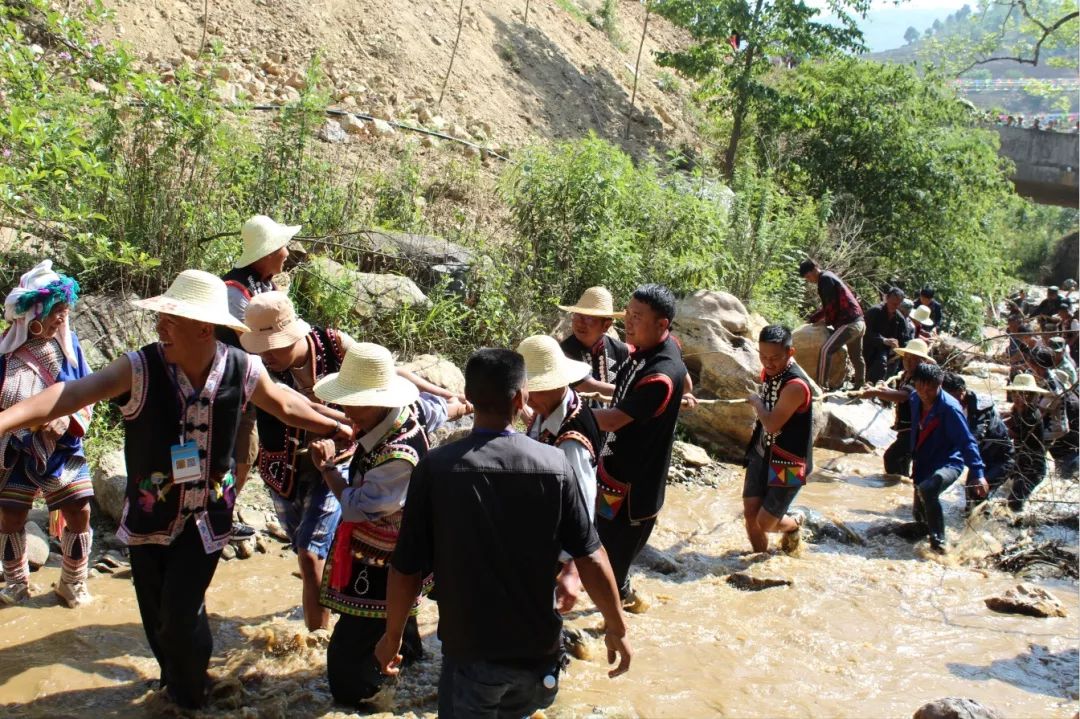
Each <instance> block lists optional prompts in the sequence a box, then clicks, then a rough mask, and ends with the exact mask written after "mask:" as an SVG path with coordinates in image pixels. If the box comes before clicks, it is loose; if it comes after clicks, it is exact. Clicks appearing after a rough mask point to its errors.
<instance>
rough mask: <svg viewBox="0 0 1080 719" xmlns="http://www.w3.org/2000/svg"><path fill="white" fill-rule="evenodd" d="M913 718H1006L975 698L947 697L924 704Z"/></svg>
mask: <svg viewBox="0 0 1080 719" xmlns="http://www.w3.org/2000/svg"><path fill="white" fill-rule="evenodd" d="M911 719H1005V718H1004V717H1003V716H1002V715H1001V714H999V713H997V712H996V711H994V710H993V709H991V708H990V707H986V706H983V705H982V704H980V703H979V702H977V701H975V700H974V699H962V698H960V697H945V698H944V699H935V700H934V701H932V702H929V703H927V704H923V705H922V706H921V707H919V708H918V709H916V710H915V713H914V714H913V715H912V717H911Z"/></svg>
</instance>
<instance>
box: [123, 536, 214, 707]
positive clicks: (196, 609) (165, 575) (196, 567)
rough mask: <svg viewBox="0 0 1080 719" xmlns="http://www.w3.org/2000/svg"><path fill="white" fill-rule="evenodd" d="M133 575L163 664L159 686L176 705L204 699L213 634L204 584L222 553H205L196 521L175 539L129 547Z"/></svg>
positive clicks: (150, 636) (147, 626) (192, 704)
mask: <svg viewBox="0 0 1080 719" xmlns="http://www.w3.org/2000/svg"><path fill="white" fill-rule="evenodd" d="M130 554H131V578H132V580H134V582H135V598H136V599H137V600H138V602H139V614H140V615H141V616H142V624H143V630H145V631H146V639H147V641H149V642H150V649H151V650H152V651H153V652H154V657H155V658H156V659H157V662H158V665H159V666H160V667H161V685H162V686H163V687H165V688H166V689H167V690H168V692H169V696H170V697H171V698H172V700H173V701H174V702H176V703H177V704H178V705H180V706H182V707H185V708H196V707H201V706H202V705H203V704H204V703H205V702H206V690H207V682H208V679H207V675H206V669H207V667H208V666H209V665H210V653H211V652H212V651H213V649H214V638H213V636H211V634H210V622H209V621H208V620H207V617H206V588H207V587H209V586H210V580H211V579H213V578H214V571H215V570H216V569H217V564H218V560H219V559H220V558H221V552H220V551H217V552H213V553H212V554H207V553H206V550H205V549H204V548H203V544H202V539H201V538H200V537H199V530H198V529H197V528H196V527H195V521H194V520H190V519H189V520H188V522H187V524H186V525H185V526H184V531H183V532H181V533H180V536H179V537H177V538H176V539H175V540H174V541H173V543H172V544H170V545H168V546H161V545H157V544H139V545H135V546H133V547H131V552H130Z"/></svg>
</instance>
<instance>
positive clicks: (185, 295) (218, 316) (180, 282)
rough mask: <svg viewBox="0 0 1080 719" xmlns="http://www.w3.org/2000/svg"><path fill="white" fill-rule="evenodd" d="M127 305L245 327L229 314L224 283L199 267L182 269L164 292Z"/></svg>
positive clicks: (235, 328)
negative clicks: (198, 268)
mask: <svg viewBox="0 0 1080 719" xmlns="http://www.w3.org/2000/svg"><path fill="white" fill-rule="evenodd" d="M131 304H133V305H134V306H136V307H138V308H140V309H144V310H151V311H153V312H162V313H164V314H167V315H176V316H177V317H186V318H187V319H189V320H196V321H198V322H209V323H210V324H212V325H222V326H224V327H228V328H229V329H232V330H236V331H237V332H241V333H242V332H247V330H248V328H247V325H245V324H244V323H243V322H241V321H240V320H238V319H236V318H235V317H233V316H232V315H231V314H229V299H228V292H227V290H226V289H225V283H224V282H222V281H221V278H220V277H215V276H214V275H212V274H210V273H209V272H203V271H202V270H184V271H183V272H181V273H180V274H178V275H177V276H176V279H175V280H173V281H172V284H171V285H169V289H167V290H165V294H163V295H158V296H157V297H150V298H148V299H145V300H133V301H132V303H131Z"/></svg>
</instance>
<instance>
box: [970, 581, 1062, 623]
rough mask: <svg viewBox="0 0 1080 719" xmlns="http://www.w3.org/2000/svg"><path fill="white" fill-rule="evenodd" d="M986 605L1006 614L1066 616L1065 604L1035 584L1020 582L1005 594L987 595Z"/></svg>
mask: <svg viewBox="0 0 1080 719" xmlns="http://www.w3.org/2000/svg"><path fill="white" fill-rule="evenodd" d="M984 601H985V602H986V606H987V607H988V608H989V609H991V610H992V611H995V612H1002V613H1004V614H1023V615H1024V616H1027V617H1065V616H1068V612H1067V611H1066V610H1065V605H1063V604H1062V603H1061V601H1060V600H1059V599H1058V598H1057V597H1055V596H1054V595H1053V594H1051V593H1050V592H1048V591H1046V590H1045V589H1043V588H1042V587H1038V586H1036V585H1034V584H1027V583H1024V584H1018V585H1016V586H1015V587H1013V588H1012V589H1009V590H1007V591H1006V592H1005V593H1004V594H1001V595H999V596H996V597H987V598H986V599H985V600H984Z"/></svg>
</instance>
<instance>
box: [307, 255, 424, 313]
mask: <svg viewBox="0 0 1080 719" xmlns="http://www.w3.org/2000/svg"><path fill="white" fill-rule="evenodd" d="M311 264H312V265H313V266H314V267H315V268H316V269H317V270H319V272H320V273H321V274H322V275H323V277H325V278H326V280H327V281H329V282H331V283H333V284H334V285H336V286H338V287H339V288H341V289H342V290H344V291H345V292H348V293H350V294H351V295H352V296H353V297H354V298H355V304H354V305H353V312H355V313H356V314H357V315H359V316H361V317H372V316H374V315H376V314H378V313H382V312H393V311H395V310H398V309H400V308H401V307H403V306H408V305H426V304H427V301H428V300H427V296H425V295H424V293H423V292H421V291H420V288H419V287H417V286H416V283H415V282H413V281H412V280H410V279H409V278H408V277H403V276H401V275H386V274H375V273H371V272H357V271H355V270H350V269H347V268H345V267H344V266H342V265H341V264H339V263H337V262H334V261H333V260H331V259H330V258H328V257H315V258H314V259H313V260H312V261H311Z"/></svg>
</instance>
